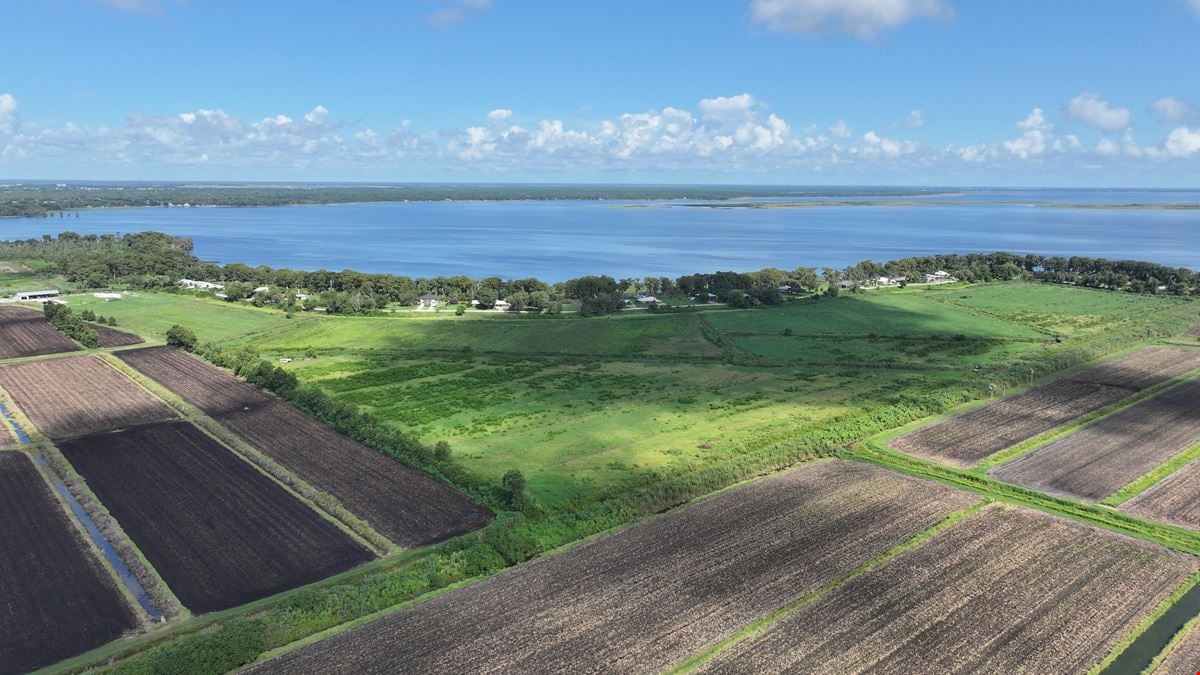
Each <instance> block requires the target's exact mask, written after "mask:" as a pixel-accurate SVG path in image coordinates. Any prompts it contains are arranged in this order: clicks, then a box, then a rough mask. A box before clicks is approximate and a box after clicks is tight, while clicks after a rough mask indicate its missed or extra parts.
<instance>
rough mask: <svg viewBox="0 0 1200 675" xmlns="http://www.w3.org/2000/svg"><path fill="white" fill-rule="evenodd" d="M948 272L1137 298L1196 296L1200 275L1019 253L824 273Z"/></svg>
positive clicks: (856, 276)
mask: <svg viewBox="0 0 1200 675" xmlns="http://www.w3.org/2000/svg"><path fill="white" fill-rule="evenodd" d="M937 270H944V271H946V272H949V273H950V274H952V275H953V276H954V277H955V278H957V279H959V280H961V281H969V282H981V281H1007V280H1011V279H1017V278H1021V277H1027V278H1031V279H1037V280H1041V281H1048V282H1052V283H1066V284H1075V285H1079V286H1088V287H1092V288H1104V289H1109V290H1115V291H1128V292H1133V293H1170V294H1175V295H1184V294H1189V293H1191V294H1195V293H1196V287H1197V285H1200V273H1198V272H1193V271H1192V270H1189V269H1186V268H1181V267H1180V268H1177V267H1167V266H1165V265H1159V264H1156V263H1150V262H1141V261H1135V260H1106V259H1104V258H1089V257H1084V256H1072V257H1069V258H1067V257H1062V256H1043V255H1037V254H1032V253H1031V254H1027V255H1019V254H1015V253H1004V252H996V253H968V254H947V255H934V256H919V257H913V258H901V259H899V260H891V261H888V262H885V263H876V262H872V261H870V260H864V261H862V262H860V263H858V264H856V265H851V266H849V267H846V268H845V269H842V270H833V269H830V268H825V269H824V270H823V272H822V277H823V278H824V280H825V281H826V282H827V283H830V284H834V283H837V282H839V281H851V282H854V283H869V282H870V281H872V280H874V279H877V278H879V277H889V278H896V277H907V278H908V280H909V281H913V280H919V279H920V278H922V277H923V276H924V275H925V274H930V273H933V272H935V271H937Z"/></svg>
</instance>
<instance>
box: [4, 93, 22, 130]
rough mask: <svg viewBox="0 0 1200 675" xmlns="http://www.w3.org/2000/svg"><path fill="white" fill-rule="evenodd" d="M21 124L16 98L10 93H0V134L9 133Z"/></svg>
mask: <svg viewBox="0 0 1200 675" xmlns="http://www.w3.org/2000/svg"><path fill="white" fill-rule="evenodd" d="M20 125H21V117H20V115H19V114H18V113H17V99H16V98H14V97H13V95H12V94H0V134H11V133H13V132H14V131H16V130H17V127H19V126H20Z"/></svg>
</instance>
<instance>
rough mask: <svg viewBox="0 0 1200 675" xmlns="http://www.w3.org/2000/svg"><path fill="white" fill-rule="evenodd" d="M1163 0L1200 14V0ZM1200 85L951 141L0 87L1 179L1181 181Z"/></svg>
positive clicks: (690, 121)
mask: <svg viewBox="0 0 1200 675" xmlns="http://www.w3.org/2000/svg"><path fill="white" fill-rule="evenodd" d="M92 1H93V2H96V3H99V4H101V5H106V6H108V7H109V8H111V9H115V10H120V11H121V12H123V13H128V14H130V15H141V16H145V17H161V16H162V15H165V14H170V13H172V12H177V11H182V10H180V8H181V7H184V8H186V7H187V5H186V4H184V3H181V2H179V0H164V1H160V0H92ZM1171 1H1172V2H1174V3H1176V6H1177V7H1178V8H1182V11H1183V12H1185V13H1186V12H1192V13H1194V14H1195V15H1196V17H1197V18H1200V0H1171ZM496 9H497V8H496V7H493V2H492V0H437V1H436V2H430V3H428V4H427V5H425V7H423V8H422V11H423V12H425V14H424V18H425V21H426V22H427V23H428V24H430V28H429V30H442V31H454V30H458V28H459V25H460V24H466V23H472V24H474V23H479V22H482V21H484V20H485V17H487V16H489V15H491V14H492V13H494V12H495V11H496ZM746 19H747V22H748V24H749V26H750V29H751V30H761V31H765V33H764V35H775V34H778V35H780V37H781V38H782V39H785V40H800V41H814V42H817V43H821V44H829V45H830V47H829V49H831V50H837V51H838V52H840V53H845V52H846V51H847V50H850V49H855V47H853V46H852V45H853V43H860V44H861V47H858V48H857V49H865V50H885V49H887V48H888V46H887V45H886V44H884V43H885V42H886V41H887V40H889V39H890V38H889V35H891V34H892V33H894V32H896V31H899V30H901V29H902V27H904V26H905V25H906V24H912V25H918V24H919V25H924V26H926V27H928V28H929V29H931V30H933V29H936V30H942V31H953V30H954V29H955V25H956V24H957V23H958V22H959V13H958V12H957V11H956V8H955V6H954V4H952V3H951V2H950V0H748V4H747V5H746ZM1196 29H1197V30H1200V21H1198V22H1196ZM760 39H761V38H760ZM830 41H834V42H833V43H830ZM1194 84H1195V83H1192V84H1191V85H1189V84H1187V83H1182V84H1180V86H1179V89H1178V90H1176V91H1161V92H1159V94H1158V95H1157V96H1156V97H1153V98H1150V99H1149V100H1120V101H1111V100H1109V99H1107V98H1106V97H1105V96H1104V95H1103V94H1102V92H1101V91H1100V88H1099V87H1088V88H1081V89H1080V90H1078V93H1076V94H1074V95H1073V96H1069V97H1066V96H1064V97H1063V98H1062V99H1059V100H1029V101H1027V102H1026V105H1027V107H1026V108H1025V109H1026V110H1027V111H1028V113H1027V114H1025V116H1024V117H1021V118H1017V116H1016V115H1014V116H1013V118H1011V119H1010V120H1009V121H1008V122H1003V121H993V123H992V124H990V125H989V126H988V127H987V128H980V127H982V125H976V128H975V129H972V132H973V133H972V134H971V135H970V136H965V134H963V132H962V130H961V128H956V129H955V130H954V131H953V132H949V133H952V134H953V135H954V136H957V138H954V139H953V140H950V141H946V140H940V139H937V140H934V137H936V136H937V135H938V132H939V127H941V126H943V125H944V120H945V115H943V114H942V113H941V111H939V110H938V108H937V107H935V106H932V105H926V106H921V107H920V108H907V107H906V108H902V109H898V110H895V111H894V113H893V114H892V117H891V121H890V122H886V123H881V122H880V120H879V119H878V117H877V116H875V117H876V118H875V119H874V120H873V121H860V120H856V119H855V117H856V114H855V113H856V111H855V110H846V111H845V113H844V114H841V115H838V116H836V117H833V116H830V117H829V118H826V119H821V118H820V117H818V116H817V115H815V114H813V113H811V112H810V111H808V110H806V109H805V108H804V107H803V106H796V105H795V104H794V103H793V105H791V106H788V105H786V104H784V105H775V104H773V102H772V101H768V100H764V99H763V98H760V97H759V96H756V95H755V94H752V93H749V92H741V93H736V90H735V92H718V93H719V94H720V95H712V96H709V97H707V98H700V99H699V100H695V99H693V100H690V101H682V102H680V101H678V100H662V101H659V105H658V106H656V107H652V108H649V109H643V110H630V111H628V112H618V113H610V114H604V115H598V116H589V115H587V114H586V112H585V113H583V114H581V113H580V111H579V110H575V111H571V110H563V111H561V113H559V114H556V115H546V114H544V113H542V114H526V113H524V112H523V111H522V110H521V108H520V106H516V105H514V106H512V108H511V109H510V108H508V107H495V108H493V109H491V110H490V111H488V109H487V108H483V109H480V110H478V111H477V112H476V113H475V114H474V116H473V117H474V119H473V120H468V121H467V123H464V124H457V125H445V126H438V125H429V124H424V125H422V124H418V123H414V122H412V121H410V120H408V119H404V118H402V117H400V118H399V119H395V120H394V121H392V122H390V123H386V124H379V123H378V122H377V123H374V124H372V123H368V122H366V121H364V120H362V119H360V118H357V117H355V116H353V115H346V116H339V115H338V114H337V113H336V107H335V106H334V105H331V106H330V108H331V109H332V110H331V109H327V108H326V107H325V106H324V105H314V106H313V107H311V108H309V109H308V110H307V111H303V109H301V111H296V110H291V111H288V110H283V111H280V110H269V111H266V112H269V113H270V114H268V115H266V116H247V115H235V114H231V113H228V112H226V110H225V109H226V108H230V106H229V105H228V104H223V103H222V101H220V100H219V98H220V97H219V95H216V96H213V97H212V98H214V99H216V100H212V103H211V107H209V106H205V107H199V108H195V109H190V110H184V111H182V112H180V111H178V110H175V111H172V110H169V109H168V110H161V109H160V110H137V111H134V112H129V113H127V115H126V118H125V120H124V123H123V124H119V125H116V124H97V123H89V122H88V121H87V120H83V119H80V120H71V121H66V122H58V123H53V122H46V121H42V120H39V119H37V118H35V117H32V116H28V115H26V114H25V109H26V101H27V99H26V97H25V96H24V95H21V97H20V98H18V95H17V92H16V91H6V90H5V88H4V86H3V83H2V82H0V176H5V177H13V178H19V177H86V178H95V177H105V176H113V177H134V176H138V175H144V176H146V177H151V176H153V175H155V174H158V173H165V174H170V175H175V176H187V177H190V176H195V177H228V178H231V179H233V178H254V177H272V176H275V175H278V177H281V178H282V177H299V178H304V177H310V178H312V179H316V180H328V179H336V178H339V177H347V178H356V177H359V178H361V177H370V178H377V179H391V178H396V179H403V180H412V179H420V178H422V177H429V178H430V179H435V180H436V179H444V178H446V177H457V178H462V179H475V178H479V179H509V180H527V179H546V178H556V179H560V180H561V179H567V180H571V179H582V180H587V179H594V178H597V177H612V176H628V177H630V178H632V179H647V178H649V179H653V178H668V179H670V178H677V177H685V178H687V179H696V178H702V179H703V178H709V177H711V179H713V180H731V181H762V182H797V181H803V180H812V179H814V178H815V179H818V180H819V179H821V178H829V179H831V180H839V181H853V180H873V181H880V182H906V180H908V181H909V182H921V180H922V177H928V178H927V180H928V179H936V178H937V177H946V176H952V177H961V178H962V179H963V180H966V181H970V182H979V183H982V182H987V180H988V177H995V176H1010V177H1012V176H1032V177H1035V178H1036V177H1038V176H1042V177H1052V176H1054V175H1055V172H1058V171H1061V170H1063V169H1064V168H1069V169H1070V170H1071V171H1072V172H1073V174H1072V175H1088V172H1091V173H1092V174H1093V175H1099V176H1102V175H1104V174H1105V173H1106V172H1108V171H1110V170H1115V169H1119V170H1120V172H1121V175H1126V176H1128V175H1135V176H1136V175H1143V174H1145V175H1160V176H1182V177H1183V178H1184V179H1187V177H1188V176H1192V177H1193V178H1194V177H1195V176H1196V175H1198V174H1200V113H1198V108H1197V106H1196V104H1195V102H1194V99H1193V98H1192V97H1193V96H1194V94H1195V92H1194ZM1189 87H1190V88H1191V91H1189ZM1064 99H1065V100H1064ZM34 101H37V100H36V99H34ZM496 103H506V102H504V101H496ZM234 108H236V106H234ZM538 108H540V109H542V110H545V108H546V106H544V105H542V106H538ZM230 109H233V108H230ZM1139 111H1140V112H1139ZM397 117H399V116H397ZM914 178H915V179H916V180H913V179H914ZM941 182H946V181H941ZM1030 182H1034V181H1030ZM1183 182H1185V183H1186V182H1188V181H1187V180H1184V181H1183ZM1192 182H1194V180H1192Z"/></svg>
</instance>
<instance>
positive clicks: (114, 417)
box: [0, 356, 175, 439]
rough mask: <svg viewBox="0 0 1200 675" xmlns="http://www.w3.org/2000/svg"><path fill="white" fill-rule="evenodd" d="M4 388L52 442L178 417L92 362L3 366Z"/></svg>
mask: <svg viewBox="0 0 1200 675" xmlns="http://www.w3.org/2000/svg"><path fill="white" fill-rule="evenodd" d="M0 387H3V388H4V389H5V390H6V391H8V393H9V394H10V395H12V397H13V400H14V401H16V403H17V406H18V407H19V408H20V409H21V411H22V412H24V413H25V414H26V415H27V416H28V417H29V419H30V421H32V422H33V424H34V426H36V427H37V428H38V430H39V431H41V432H42V433H43V434H45V435H46V436H48V437H50V438H53V439H62V438H71V437H73V436H82V435H84V434H90V433H94V432H97V431H111V430H113V429H120V428H122V427H127V426H132V425H134V424H143V423H146V422H157V421H159V420H165V419H170V418H172V417H175V414H174V413H173V412H172V411H171V409H170V408H168V407H167V405H166V404H165V403H163V402H162V401H160V400H158V399H157V398H155V397H154V396H151V395H150V393H149V392H147V391H146V390H144V389H142V388H141V387H139V386H138V385H137V383H135V382H133V381H132V380H130V379H129V378H127V377H125V376H124V375H122V374H121V373H119V372H117V371H116V370H114V369H113V368H112V367H111V366H109V365H108V364H106V363H104V362H103V361H101V360H99V359H97V358H95V357H92V356H70V357H66V358H61V359H49V360H46V361H27V362H24V363H11V364H8V365H3V366H0Z"/></svg>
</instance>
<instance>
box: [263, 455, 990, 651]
mask: <svg viewBox="0 0 1200 675" xmlns="http://www.w3.org/2000/svg"><path fill="white" fill-rule="evenodd" d="M976 500H977V498H976V497H975V496H974V495H971V494H967V493H963V492H959V491H956V490H953V489H950V488H947V487H944V486H941V485H937V484H934V483H929V482H925V481H922V480H919V479H915V478H911V477H907V476H903V475H901V474H896V473H892V472H889V471H886V470H884V469H880V468H876V467H871V466H868V465H864V464H859V463H856V462H847V461H838V460H826V461H820V462H816V463H813V464H810V465H807V466H804V467H801V468H798V469H794V470H791V471H788V472H785V473H782V474H777V475H774V476H771V477H769V478H766V479H764V480H761V481H758V482H755V483H751V484H748V485H745V486H742V487H739V488H736V489H733V490H729V491H726V492H723V493H720V494H717V495H715V496H713V497H710V498H708V499H705V500H703V501H700V502H698V503H695V504H691V505H688V506H685V507H683V508H681V509H678V510H675V511H671V512H669V513H667V514H665V515H662V516H660V517H657V518H654V519H652V520H649V521H646V522H643V523H640V524H638V525H634V526H632V527H629V528H627V529H625V530H622V531H620V532H617V533H615V534H613V535H611V536H607V537H603V538H601V539H598V540H595V541H592V542H589V543H587V544H584V545H581V546H579V547H577V548H574V549H571V550H570V551H567V552H564V553H560V554H558V555H554V556H551V557H549V558H545V559H543V560H540V561H537V562H534V563H532V564H529V565H525V566H522V567H520V568H517V569H515V570H512V571H510V572H506V573H503V574H500V575H497V576H494V577H491V578H489V579H487V580H485V581H483V582H480V583H479V584H476V585H474V586H470V587H467V588H464V589H462V590H459V591H455V592H452V593H447V594H444V595H441V596H438V597H437V598H434V599H432V600H429V601H427V602H423V603H420V604H417V605H414V606H412V607H409V608H406V609H404V610H402V611H400V612H398V613H396V614H392V615H389V616H386V617H384V618H381V619H378V620H376V621H373V622H370V623H368V624H365V625H363V626H359V627H357V628H354V629H351V630H349V631H346V632H344V633H340V634H337V635H334V636H332V637H330V638H327V639H325V640H323V641H321V642H319V643H316V644H313V645H311V646H308V647H304V648H302V649H299V650H297V651H294V652H291V653H289V654H286V655H284V656H282V657H280V658H279V659H277V660H274V661H270V662H267V663H265V664H262V665H260V666H259V667H258V668H257V669H255V670H256V671H257V672H278V673H293V672H368V671H370V672H396V671H405V672H458V673H465V672H596V671H608V672H622V673H629V672H638V673H643V672H661V671H662V670H664V669H665V668H669V667H671V666H673V665H675V664H678V663H679V662H681V661H683V660H684V659H686V658H688V657H689V656H690V655H692V654H694V653H695V652H697V651H699V650H702V649H704V648H706V647H708V646H710V645H713V644H715V643H717V642H719V641H720V640H722V639H724V638H726V637H729V636H730V635H732V634H734V633H735V632H736V631H737V630H739V629H740V628H741V627H742V626H744V625H746V624H747V623H749V622H751V621H753V620H755V619H757V618H759V617H762V616H763V615H765V614H767V613H769V612H771V611H773V610H775V609H778V608H780V607H782V606H784V605H786V604H788V603H790V602H792V601H794V600H796V599H798V598H800V597H802V596H804V595H805V594H807V593H810V592H812V591H813V590H815V589H817V588H819V587H820V586H821V585H822V584H824V583H826V582H828V581H830V580H832V579H834V578H836V577H837V576H838V575H840V574H842V573H844V572H847V571H848V570H851V569H853V568H854V567H856V566H858V565H860V564H862V563H864V562H866V561H868V560H870V559H872V558H874V557H876V556H878V555H880V554H882V553H883V552H885V551H887V550H889V549H891V548H893V547H895V546H897V545H899V544H901V543H903V542H905V541H907V540H908V539H910V538H912V537H913V536H915V535H916V534H918V533H920V532H922V531H923V530H925V529H927V528H929V527H931V526H933V525H935V524H937V523H939V522H941V521H942V520H943V519H944V518H945V517H946V516H947V515H949V514H950V513H952V512H954V511H956V510H959V509H962V508H965V507H967V506H969V505H971V504H973V503H975V502H976Z"/></svg>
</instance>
